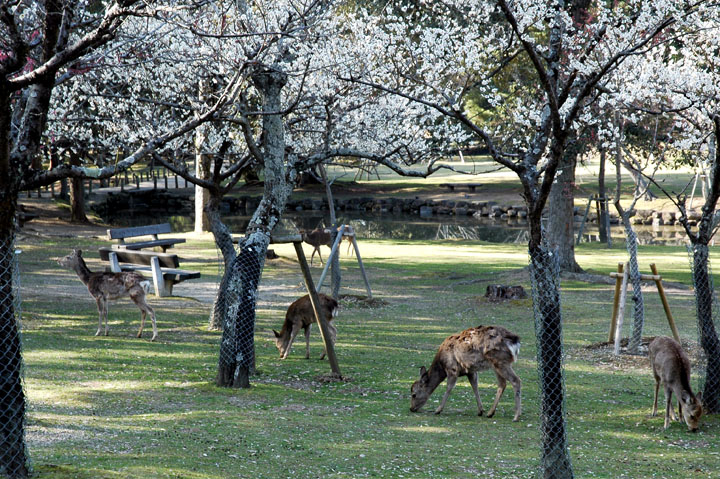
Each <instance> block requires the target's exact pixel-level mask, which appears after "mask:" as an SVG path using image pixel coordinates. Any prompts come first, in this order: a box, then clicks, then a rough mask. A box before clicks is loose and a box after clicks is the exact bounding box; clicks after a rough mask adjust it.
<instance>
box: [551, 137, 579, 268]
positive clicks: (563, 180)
mask: <svg viewBox="0 0 720 479" xmlns="http://www.w3.org/2000/svg"><path fill="white" fill-rule="evenodd" d="M576 160H577V158H576V154H575V152H574V151H571V149H568V150H567V151H566V153H565V155H564V156H563V161H562V162H561V163H560V165H559V166H558V173H557V177H556V178H557V179H556V180H555V183H554V184H553V187H552V189H551V190H550V197H549V199H548V222H547V241H548V246H549V248H550V250H552V251H556V252H557V254H558V256H559V259H558V261H559V266H560V270H561V271H571V272H574V273H579V272H582V268H581V267H580V265H578V264H577V262H576V261H575V234H574V230H573V219H574V217H575V165H576Z"/></svg>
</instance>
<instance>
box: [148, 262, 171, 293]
mask: <svg viewBox="0 0 720 479" xmlns="http://www.w3.org/2000/svg"><path fill="white" fill-rule="evenodd" d="M150 266H151V267H152V277H153V285H154V286H155V296H169V295H168V294H167V291H166V289H165V279H164V278H163V274H162V270H161V269H160V260H159V259H158V257H157V256H153V257H152V258H150Z"/></svg>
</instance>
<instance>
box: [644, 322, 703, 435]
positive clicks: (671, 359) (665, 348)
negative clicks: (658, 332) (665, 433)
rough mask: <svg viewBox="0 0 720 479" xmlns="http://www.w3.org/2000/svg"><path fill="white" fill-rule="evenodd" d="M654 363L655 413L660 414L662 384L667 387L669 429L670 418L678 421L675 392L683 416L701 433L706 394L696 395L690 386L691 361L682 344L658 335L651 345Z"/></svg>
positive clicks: (651, 355)
mask: <svg viewBox="0 0 720 479" xmlns="http://www.w3.org/2000/svg"><path fill="white" fill-rule="evenodd" d="M648 354H649V356H650V364H652V368H653V376H655V399H654V401H653V412H652V415H653V416H657V401H658V390H659V389H660V383H661V382H662V383H663V384H664V386H665V429H667V428H668V426H670V418H671V417H672V420H673V421H677V417H676V416H675V408H674V407H673V405H672V401H671V398H672V394H673V393H675V396H677V399H678V407H679V408H680V417H681V418H683V419H684V420H685V424H687V427H688V429H689V430H690V431H692V432H697V430H698V425H699V424H700V416H702V413H703V406H702V393H697V395H695V394H693V392H692V389H691V388H690V360H689V359H688V357H687V355H686V354H685V351H683V349H682V346H680V344H679V343H678V342H677V341H675V340H674V339H672V338H669V337H667V336H658V337H657V338H655V339H653V340H652V342H651V343H650V346H648Z"/></svg>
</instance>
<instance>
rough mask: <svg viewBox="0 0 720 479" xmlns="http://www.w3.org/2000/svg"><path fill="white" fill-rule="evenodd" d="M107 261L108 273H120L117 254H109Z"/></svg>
mask: <svg viewBox="0 0 720 479" xmlns="http://www.w3.org/2000/svg"><path fill="white" fill-rule="evenodd" d="M108 261H110V271H112V272H113V273H121V272H122V268H120V263H119V262H118V257H117V253H113V252H110V255H109V258H108Z"/></svg>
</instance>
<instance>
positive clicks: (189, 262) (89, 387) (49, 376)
mask: <svg viewBox="0 0 720 479" xmlns="http://www.w3.org/2000/svg"><path fill="white" fill-rule="evenodd" d="M103 243H104V242H103V241H101V240H96V239H78V238H54V239H52V240H38V239H36V238H32V237H29V238H24V239H23V238H21V240H20V241H19V244H18V246H19V247H21V248H22V249H23V253H22V255H21V263H20V267H21V270H22V296H23V342H24V356H25V390H26V393H27V396H28V415H27V436H28V445H29V451H30V455H31V460H32V465H33V469H34V471H35V473H36V477H38V478H43V479H46V478H101V479H102V478H218V479H221V478H222V479H224V478H268V479H269V478H285V477H287V478H296V479H297V478H316V477H322V478H356V477H388V478H401V477H406V478H449V477H453V478H456V477H457V478H466V477H467V478H470V477H473V478H475V477H484V478H492V477H498V478H500V477H502V478H516V477H517V478H530V477H535V474H536V471H537V467H538V459H539V455H540V431H539V422H538V420H539V400H538V373H537V361H536V353H535V338H534V323H533V314H532V303H531V301H530V300H529V299H527V300H519V301H515V302H511V303H488V302H486V301H485V300H484V298H483V294H484V292H485V287H486V286H487V285H488V284H491V283H507V284H521V285H523V286H524V287H525V288H526V289H527V290H528V291H529V290H530V285H529V283H528V280H527V274H526V273H525V272H523V271H522V269H521V268H523V267H524V266H526V265H527V262H528V256H527V250H526V247H525V246H523V245H506V244H502V245H498V244H477V243H470V242H447V241H445V242H412V241H405V242H402V243H397V242H391V241H361V242H360V248H361V252H362V255H363V259H364V260H365V266H366V268H367V271H368V274H369V277H370V283H371V286H372V289H373V295H374V296H376V297H377V298H380V299H382V300H383V301H384V304H383V305H380V306H376V307H373V308H368V307H364V305H363V303H360V302H357V301H354V300H352V299H351V298H348V299H344V300H342V301H341V306H342V311H341V313H340V315H339V317H338V319H337V322H336V324H337V329H338V339H337V344H336V351H337V354H338V359H339V363H340V368H341V370H342V373H343V375H344V376H346V380H345V381H342V382H331V381H328V380H327V374H328V373H329V371H330V368H329V365H328V362H327V361H326V360H325V361H320V360H318V359H317V358H318V357H319V355H320V353H321V351H322V346H321V343H320V339H319V333H318V331H317V328H314V331H313V334H312V342H311V355H312V359H310V360H305V359H303V357H304V354H303V349H304V344H303V340H302V339H301V338H300V336H301V335H300V336H299V338H298V340H297V341H296V343H295V344H294V347H293V350H292V352H291V353H290V356H289V358H288V359H287V360H284V361H281V360H280V359H279V358H278V352H277V350H276V348H275V346H274V344H273V342H272V341H271V339H270V338H271V335H272V333H271V331H270V330H271V329H272V328H275V329H279V327H280V326H281V324H282V319H283V317H284V312H285V310H286V308H287V306H288V305H289V304H290V303H291V302H292V301H293V300H295V299H297V298H298V297H300V296H301V295H303V294H305V293H304V290H303V281H302V276H301V273H300V268H299V266H298V265H297V263H296V261H295V258H294V254H293V250H292V246H291V245H275V246H273V247H274V248H275V250H276V252H277V253H278V254H280V256H281V258H280V259H279V260H274V261H268V262H267V263H266V268H265V271H264V273H263V277H262V282H261V287H260V299H259V304H258V311H257V314H258V317H257V326H256V332H255V344H256V356H257V375H256V376H254V377H253V378H252V387H251V388H250V389H247V390H232V389H221V388H217V387H215V386H214V385H213V380H214V377H215V373H216V365H217V355H218V343H219V339H220V333H218V332H214V331H208V329H207V322H208V316H209V312H210V308H211V299H212V297H213V296H214V291H215V289H216V288H217V259H218V255H217V251H216V249H215V247H214V246H213V244H212V242H211V240H210V237H209V236H198V235H188V242H187V243H186V244H183V245H181V248H178V253H179V254H180V255H181V256H182V257H183V258H186V259H185V260H184V261H183V267H187V268H188V269H200V270H201V271H202V273H203V278H202V279H201V280H200V281H191V282H187V283H183V284H180V285H178V286H176V294H178V295H180V297H173V298H155V297H154V296H151V297H150V300H149V302H150V304H151V305H152V306H153V307H154V308H155V310H156V312H157V316H158V327H159V340H158V341H157V342H155V343H151V342H149V339H148V338H149V336H150V335H149V334H148V333H147V332H146V337H145V338H143V339H137V338H135V337H134V336H135V333H136V331H137V327H138V325H139V311H138V310H137V309H136V308H135V307H134V306H133V305H132V303H131V302H130V301H129V300H121V301H119V302H115V303H113V304H111V306H110V335H109V336H107V337H95V336H93V334H94V333H95V330H96V322H97V311H96V309H95V304H94V301H93V300H92V298H91V297H90V296H89V294H88V293H87V291H86V290H85V288H84V287H83V285H82V284H81V283H80V281H79V280H78V279H77V278H76V276H75V275H74V273H72V272H70V271H65V270H62V269H60V267H59V266H57V264H56V263H55V262H54V261H53V260H52V259H53V258H56V257H59V256H61V255H64V254H67V252H68V251H69V250H70V249H71V248H72V247H73V246H77V245H78V244H79V245H80V246H81V247H83V248H84V249H85V250H86V256H87V257H88V258H91V259H92V258H97V253H96V250H97V247H98V246H101V245H102V244H103ZM306 252H307V253H308V254H309V252H310V250H309V249H307V250H306ZM625 257H626V253H625V250H624V248H623V247H622V246H621V245H619V246H616V247H614V248H613V249H610V250H608V249H605V248H601V247H599V246H597V245H586V244H583V245H580V246H579V248H578V251H577V258H578V261H579V263H580V264H581V265H582V266H583V267H585V268H587V269H590V270H592V271H594V272H596V273H600V274H603V275H607V274H608V273H610V272H611V271H614V270H615V268H616V265H617V263H618V262H621V261H624V260H625ZM714 260H715V262H716V263H717V261H718V260H720V258H718V255H717V254H715V255H714ZM651 262H654V263H656V264H657V266H658V269H659V271H660V273H661V274H662V275H663V276H664V277H666V278H667V279H668V280H669V281H672V282H677V283H684V284H686V285H687V284H689V281H690V274H689V267H688V258H687V253H686V252H685V250H684V248H682V247H661V246H653V247H647V246H643V247H640V263H641V268H642V269H643V271H645V272H649V267H648V265H649V263H651ZM342 265H343V285H344V286H343V289H342V290H341V294H347V295H362V294H365V290H364V285H363V282H362V280H361V278H360V275H359V271H358V267H357V263H356V262H355V260H354V258H350V257H347V256H345V255H344V252H343V256H342ZM90 267H91V268H92V269H99V268H100V263H99V262H98V261H97V260H93V261H90ZM313 270H314V274H315V277H316V278H317V277H318V276H319V272H320V270H319V268H317V267H316V268H314V269H313ZM646 290H647V291H646V292H647V294H646V300H645V303H646V308H647V314H646V318H647V319H646V328H645V334H644V335H645V336H653V335H658V334H669V328H668V326H667V323H666V320H665V316H664V313H663V310H662V306H661V304H660V300H659V299H658V297H657V294H656V293H655V290H654V287H652V288H651V287H648V288H646ZM667 292H668V295H669V301H670V306H671V308H672V311H673V315H674V316H675V319H676V321H677V324H678V328H679V329H680V332H681V334H682V336H683V337H684V339H686V340H688V341H691V342H693V341H695V340H696V338H697V332H696V326H695V324H694V300H693V296H692V292H691V290H689V289H687V288H668V290H667ZM562 294H563V296H562V302H563V317H564V328H565V329H564V339H565V345H566V355H567V360H566V372H565V373H566V389H567V415H568V432H569V445H570V452H571V455H572V460H573V467H574V471H575V473H576V476H577V477H604V478H620V477H628V478H645V477H656V478H687V477H708V478H709V477H717V475H716V474H717V471H718V470H719V469H720V437H719V436H718V430H719V428H720V421H719V420H718V418H717V417H710V418H708V419H707V420H706V421H704V422H703V424H702V425H701V428H700V432H699V433H697V434H690V433H688V432H687V429H686V428H685V427H684V425H681V424H679V423H674V424H672V426H671V427H670V428H669V429H668V430H667V431H664V430H663V428H662V426H663V419H662V417H655V418H652V417H650V414H649V413H650V411H651V406H652V391H653V379H652V374H651V372H650V369H649V365H648V362H647V358H646V357H635V356H622V357H620V358H615V357H613V356H611V355H609V354H607V353H606V352H603V351H604V350H598V349H590V348H587V346H589V345H592V344H594V343H598V342H601V341H606V340H607V328H608V323H609V318H610V314H611V307H612V297H613V286H611V285H608V284H591V283H583V282H577V281H566V282H563V284H562ZM629 309H630V308H628V310H629ZM629 323H630V319H627V320H626V325H628V326H627V328H626V330H625V331H626V333H625V334H627V332H628V331H629ZM479 324H501V325H504V326H506V327H508V328H509V329H510V330H512V331H513V332H515V333H517V334H519V335H520V336H521V338H522V348H521V351H520V359H519V361H518V363H517V364H516V366H515V370H516V372H517V373H518V375H519V376H520V377H521V379H522V380H523V415H522V416H521V419H520V421H519V422H517V423H514V422H512V416H513V404H512V390H511V389H510V387H508V390H507V391H506V393H505V396H504V397H503V399H502V400H501V402H500V406H499V408H498V411H497V414H496V415H495V417H493V418H491V419H488V418H485V417H477V416H476V415H475V411H476V408H475V403H474V398H473V395H472V391H471V388H470V386H469V383H468V382H467V380H465V379H464V378H463V379H461V380H460V381H459V382H458V386H457V388H456V389H455V390H454V391H453V394H452V395H451V396H450V400H449V401H448V404H447V406H446V408H445V411H444V412H443V414H441V415H439V416H435V415H434V414H433V413H432V411H433V410H434V408H435V407H436V406H437V404H438V401H439V400H440V398H441V396H442V391H444V385H441V387H440V388H439V389H438V391H436V392H435V394H433V396H432V397H431V399H430V401H429V402H428V404H427V405H426V406H425V407H424V409H423V410H422V411H421V412H420V413H417V414H413V413H411V412H410V411H409V405H410V404H409V389H410V384H412V382H413V381H414V380H415V379H417V376H418V371H419V368H420V366H422V365H425V366H428V365H429V364H430V362H431V361H432V358H433V355H434V353H435V351H436V349H437V347H438V346H439V344H440V343H441V341H442V340H443V339H444V338H445V337H447V336H448V335H450V334H452V333H456V332H458V331H461V330H462V329H465V328H467V327H470V326H477V325H479ZM146 331H147V330H146ZM479 382H480V390H481V397H482V399H483V401H484V404H485V405H486V409H487V407H489V405H490V404H491V401H492V398H493V396H494V391H495V376H494V374H493V373H492V372H491V371H486V372H483V373H481V374H480V381H479Z"/></svg>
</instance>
